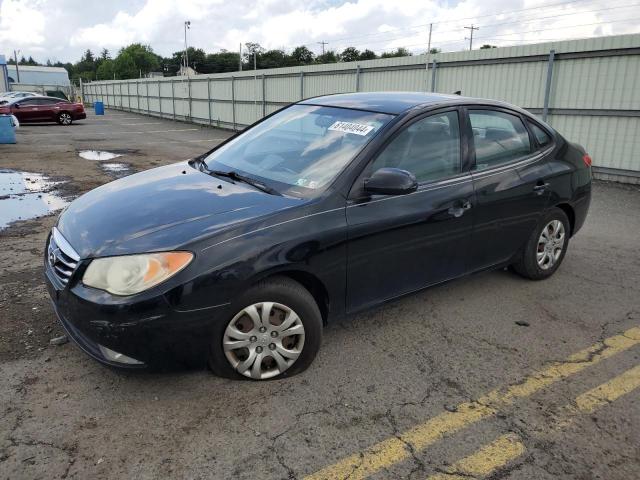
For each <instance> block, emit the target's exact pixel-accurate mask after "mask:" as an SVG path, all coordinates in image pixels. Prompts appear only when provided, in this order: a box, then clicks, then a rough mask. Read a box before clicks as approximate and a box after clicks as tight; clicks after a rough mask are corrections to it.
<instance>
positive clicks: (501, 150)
mask: <svg viewBox="0 0 640 480" xmlns="http://www.w3.org/2000/svg"><path fill="white" fill-rule="evenodd" d="M469 120H470V123H471V128H472V130H473V143H474V146H475V154H476V164H475V166H474V169H475V170H485V169H487V168H492V167H496V166H499V165H503V164H506V163H510V162H514V161H517V160H519V159H521V158H523V157H525V156H526V155H528V154H529V153H531V141H530V139H529V133H528V132H527V129H526V128H525V126H524V123H522V120H521V119H520V117H519V116H518V115H515V114H510V113H505V112H502V111H498V110H469Z"/></svg>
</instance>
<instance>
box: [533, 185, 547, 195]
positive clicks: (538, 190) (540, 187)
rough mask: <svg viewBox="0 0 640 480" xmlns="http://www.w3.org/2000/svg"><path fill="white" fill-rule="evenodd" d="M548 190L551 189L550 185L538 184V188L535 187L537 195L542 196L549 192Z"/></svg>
mask: <svg viewBox="0 0 640 480" xmlns="http://www.w3.org/2000/svg"><path fill="white" fill-rule="evenodd" d="M548 188H549V184H548V183H542V182H538V183H536V186H535V187H533V191H534V193H535V194H536V195H542V194H543V193H544V192H546V191H547V189H548Z"/></svg>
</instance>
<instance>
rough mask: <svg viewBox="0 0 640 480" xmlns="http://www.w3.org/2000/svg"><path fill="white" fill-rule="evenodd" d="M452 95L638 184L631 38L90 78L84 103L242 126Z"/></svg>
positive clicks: (636, 50)
mask: <svg viewBox="0 0 640 480" xmlns="http://www.w3.org/2000/svg"><path fill="white" fill-rule="evenodd" d="M392 90H395V91H433V92H441V93H453V92H457V91H460V92H461V93H462V94H463V95H467V96H472V97H482V98H492V99H498V100H504V101H507V102H510V103H513V104H516V105H520V106H522V107H523V108H526V109H527V110H529V111H531V112H532V113H534V114H536V115H539V116H540V117H542V118H543V119H546V121H547V122H548V123H549V124H551V125H552V126H553V127H554V128H556V129H557V130H558V131H559V132H561V133H562V134H564V135H566V136H567V137H568V138H569V139H571V140H572V141H576V142H578V143H581V144H582V145H584V146H585V147H586V148H587V150H588V151H589V153H590V154H591V156H592V157H593V160H594V165H595V168H594V171H595V172H596V173H597V174H598V176H600V177H601V178H605V179H610V180H619V181H624V182H631V183H640V156H639V155H638V153H637V152H640V34H633V35H619V36H612V37H598V38H589V39H583V40H569V41H562V42H549V43H540V44H535V45H524V46H516V47H506V48H496V49H486V50H474V51H469V52H451V53H440V54H434V55H429V56H427V55H416V56H411V57H402V58H390V59H379V60H368V61H362V62H349V63H335V64H325V65H312V66H306V67H287V68H279V69H270V70H258V71H245V72H234V73H224V74H212V75H196V76H192V77H168V78H152V79H138V80H120V81H105V82H92V83H89V84H85V85H84V86H83V98H84V100H85V102H87V103H93V102H95V101H97V100H100V101H103V102H104V103H105V105H106V106H107V107H110V108H116V109H122V110H127V111H132V112H138V113H143V114H147V115H153V116H159V117H162V118H171V119H174V120H181V121H187V122H193V123H200V124H207V125H211V126H215V127H222V128H231V129H234V130H238V129H241V128H243V127H245V126H246V125H249V124H251V123H253V122H255V121H256V120H258V119H260V118H261V117H263V116H264V115H267V114H269V113H271V112H273V111H274V110H277V109H279V108H281V107H282V106H285V105H288V104H290V103H292V102H296V101H299V100H301V99H304V98H309V97H313V96H317V95H325V94H330V93H341V92H356V91H360V92H366V91H392Z"/></svg>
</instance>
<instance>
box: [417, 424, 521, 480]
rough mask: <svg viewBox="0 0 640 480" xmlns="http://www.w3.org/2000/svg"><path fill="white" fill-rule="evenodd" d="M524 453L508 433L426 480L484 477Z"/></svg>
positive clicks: (461, 479) (517, 441)
mask: <svg viewBox="0 0 640 480" xmlns="http://www.w3.org/2000/svg"><path fill="white" fill-rule="evenodd" d="M525 451H526V449H525V447H524V445H523V444H522V442H521V441H520V439H519V438H518V436H517V435H515V434H513V433H509V434H507V435H503V436H502V437H500V438H498V439H497V440H495V441H494V442H492V443H490V444H489V445H486V446H484V447H482V448H481V449H480V450H478V451H476V452H474V453H473V454H471V455H469V456H468V457H465V458H463V459H462V460H460V461H458V462H456V463H454V464H453V465H452V466H451V467H449V468H447V469H446V470H447V472H443V473H437V474H435V475H432V476H430V477H429V478H428V479H427V480H463V479H466V480H468V479H469V477H470V476H473V477H485V476H487V475H489V474H491V473H493V472H495V471H496V470H498V469H499V468H501V467H504V466H505V465H506V464H507V463H509V462H511V461H512V460H515V459H516V458H518V457H519V456H521V455H522V454H523V453H524V452H525Z"/></svg>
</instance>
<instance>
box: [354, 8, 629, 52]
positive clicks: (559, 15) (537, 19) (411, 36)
mask: <svg viewBox="0 0 640 480" xmlns="http://www.w3.org/2000/svg"><path fill="white" fill-rule="evenodd" d="M636 6H640V4H639V3H635V4H627V5H620V6H613V7H608V8H602V9H598V10H591V11H583V12H572V13H567V14H558V15H550V16H545V17H538V18H532V19H529V20H523V21H515V22H500V23H490V24H487V25H481V27H482V28H488V27H495V26H500V25H513V24H523V23H532V22H536V21H540V20H545V19H549V18H557V17H565V16H569V15H575V14H576V13H593V12H598V11H603V10H607V11H609V10H613V9H619V8H630V7H636ZM615 21H618V20H615ZM619 21H626V19H621V20H619ZM610 22H612V21H604V22H600V23H610ZM595 24H597V23H594V24H583V25H572V26H586V25H595ZM465 28H466V27H465ZM555 28H559V27H552V28H549V29H546V30H553V29H555ZM455 32H459V30H458V29H455V30H445V31H435V33H437V34H438V35H442V34H443V33H455ZM417 34H418V33H416V34H410V35H403V36H400V37H393V38H386V39H382V40H376V41H373V42H366V45H371V44H375V43H385V42H392V41H395V40H403V39H409V38H414V37H415V36H416V35H417ZM361 45H365V43H362V44H356V45H352V46H361Z"/></svg>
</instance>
